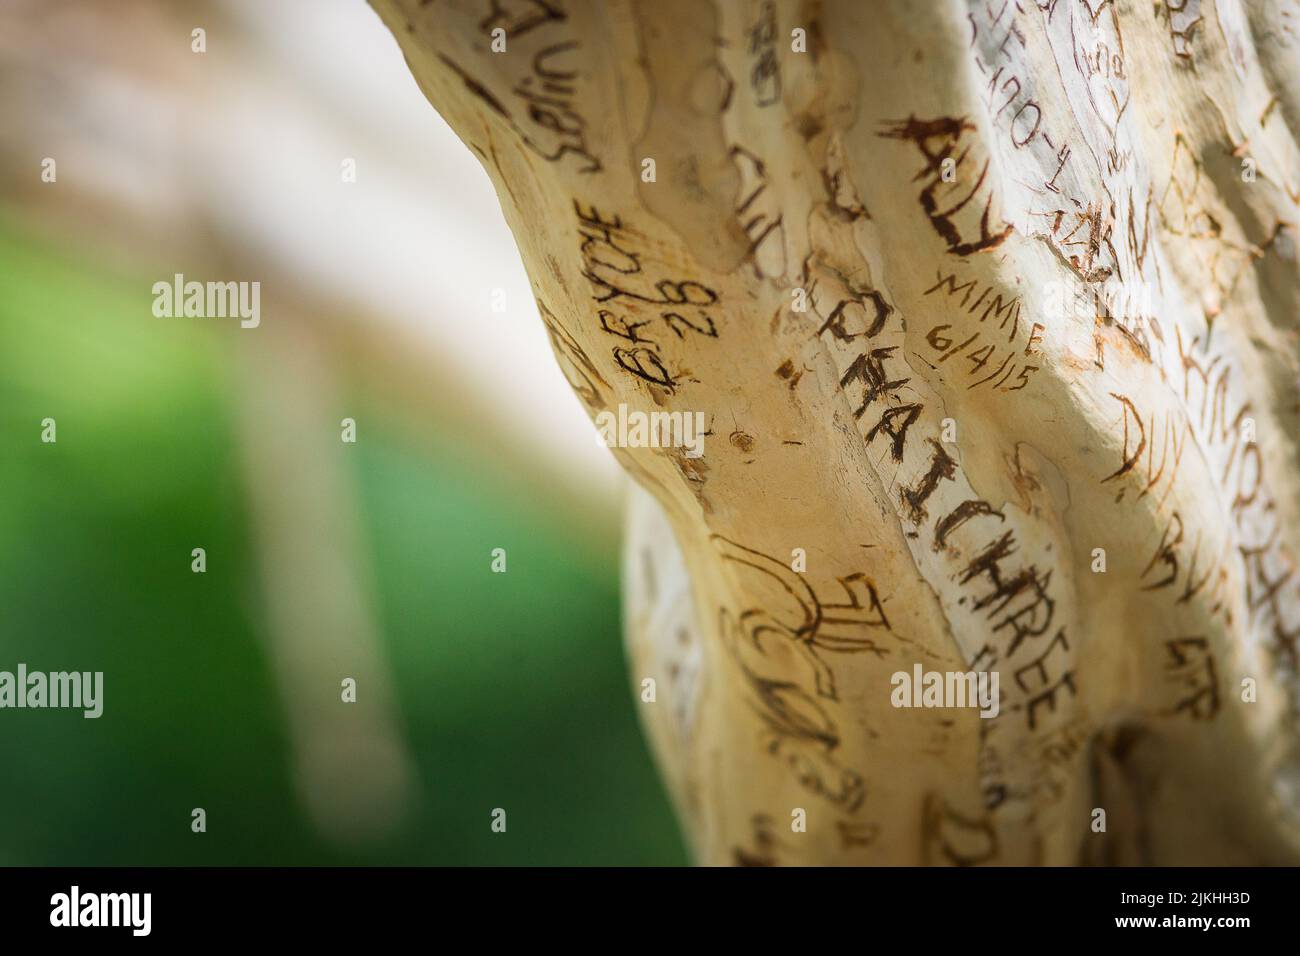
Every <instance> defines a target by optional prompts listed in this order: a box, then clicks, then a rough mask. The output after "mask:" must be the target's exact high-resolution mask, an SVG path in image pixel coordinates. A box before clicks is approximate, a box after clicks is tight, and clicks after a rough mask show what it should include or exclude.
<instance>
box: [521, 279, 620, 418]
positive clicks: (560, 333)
mask: <svg viewBox="0 0 1300 956" xmlns="http://www.w3.org/2000/svg"><path fill="white" fill-rule="evenodd" d="M537 308H538V311H540V312H541V315H542V323H543V324H544V325H545V326H546V332H547V334H548V335H549V336H550V338H551V347H552V349H553V350H554V351H555V357H556V360H557V361H558V363H559V365H560V371H561V373H563V375H564V378H565V380H566V381H568V383H569V387H570V388H572V389H573V390H574V392H576V393H577V395H578V397H579V398H580V399H582V402H583V404H584V405H586V406H587V408H588V409H590V410H591V411H593V412H595V411H599V410H601V409H603V408H605V407H606V406H607V403H606V398H605V394H604V392H605V390H607V389H608V388H609V382H607V381H605V379H604V377H603V376H602V375H601V374H600V371H599V370H598V369H597V368H596V366H595V364H594V363H593V362H592V361H591V359H590V358H589V357H588V356H587V353H586V351H584V350H583V348H582V346H581V345H580V344H579V343H578V340H577V339H575V338H574V337H573V336H571V335H570V334H569V333H568V332H566V331H565V330H564V328H563V327H562V326H561V325H560V323H559V320H558V319H557V318H556V317H555V313H554V312H552V311H551V310H550V309H549V308H547V307H546V303H545V302H543V301H542V300H541V299H538V300H537Z"/></svg>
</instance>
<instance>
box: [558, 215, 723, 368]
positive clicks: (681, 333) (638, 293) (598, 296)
mask: <svg viewBox="0 0 1300 956" xmlns="http://www.w3.org/2000/svg"><path fill="white" fill-rule="evenodd" d="M573 209H574V213H575V215H576V216H577V220H578V238H579V253H580V255H581V257H582V266H583V268H582V275H583V277H584V278H585V279H586V280H587V282H588V283H589V285H590V287H591V293H592V295H591V297H592V299H594V300H595V301H596V302H597V303H598V304H599V305H600V306H601V308H600V309H598V310H597V318H598V319H599V322H600V330H601V332H603V333H605V334H607V335H610V336H613V337H614V338H617V339H620V340H622V343H621V344H619V345H615V346H613V350H612V354H613V357H614V362H615V363H616V364H617V365H618V367H619V368H621V369H622V370H623V371H625V372H627V373H628V374H630V375H632V376H634V377H636V378H638V379H640V380H641V381H643V382H646V383H648V384H650V385H656V386H659V387H660V388H663V389H665V390H666V391H668V392H670V393H671V392H673V391H675V390H676V388H677V384H678V376H679V373H678V372H676V371H671V370H670V369H669V367H668V365H667V364H666V362H665V360H664V357H663V354H662V350H661V337H662V336H663V335H671V336H673V337H675V338H676V339H686V338H695V337H700V338H704V339H716V338H718V326H717V322H716V321H715V319H714V313H713V311H712V310H713V309H715V307H716V306H717V305H718V294H717V293H716V292H715V291H714V290H713V289H711V288H709V287H708V286H706V285H704V284H703V283H700V282H696V281H695V280H693V279H681V278H660V279H656V278H654V277H653V276H652V275H650V274H648V273H647V272H646V269H645V266H644V264H643V259H644V258H645V254H644V252H643V248H644V240H643V238H642V237H641V236H640V235H639V234H638V233H636V232H635V231H634V230H633V229H631V228H630V227H629V226H628V225H626V224H625V223H624V222H623V219H622V217H620V216H607V215H605V214H603V213H601V212H600V210H598V209H597V208H596V207H595V206H584V205H583V204H582V203H580V202H579V201H577V200H574V203H573ZM656 330H657V332H658V334H656Z"/></svg>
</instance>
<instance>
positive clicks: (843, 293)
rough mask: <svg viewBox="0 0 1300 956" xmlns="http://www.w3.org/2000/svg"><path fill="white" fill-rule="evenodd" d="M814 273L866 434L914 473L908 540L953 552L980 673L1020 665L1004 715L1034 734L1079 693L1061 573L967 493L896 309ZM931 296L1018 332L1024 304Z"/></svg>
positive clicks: (820, 306) (829, 270) (815, 307)
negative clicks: (911, 370) (917, 381)
mask: <svg viewBox="0 0 1300 956" xmlns="http://www.w3.org/2000/svg"><path fill="white" fill-rule="evenodd" d="M804 273H805V281H806V282H807V284H808V287H809V288H810V294H809V303H810V306H811V308H812V311H813V313H814V315H815V316H816V317H818V318H819V319H820V320H821V325H820V328H819V329H818V331H817V335H818V336H819V337H820V339H821V341H822V343H823V344H824V345H826V346H827V347H828V348H829V349H830V351H831V354H832V356H833V358H834V361H835V363H836V367H837V368H838V369H839V370H840V387H841V389H843V390H844V392H845V394H846V396H847V397H848V398H849V400H850V406H851V408H852V409H853V414H854V417H855V419H856V420H857V421H858V426H859V429H860V430H861V431H862V432H863V435H864V438H865V440H866V442H867V443H868V445H872V444H876V443H879V444H880V445H881V446H883V448H884V449H885V454H886V455H887V459H886V460H888V461H890V462H893V463H894V464H895V465H903V466H904V467H903V469H897V468H891V470H892V471H894V473H895V475H897V474H899V473H900V471H901V472H902V473H906V474H909V475H911V476H912V477H911V478H910V479H908V480H907V481H900V482H899V483H898V484H897V485H896V493H897V495H898V496H899V504H900V513H901V516H902V521H903V527H904V531H905V533H906V534H908V536H909V537H911V538H914V539H918V540H919V543H920V544H921V546H922V547H928V548H929V550H930V551H931V552H933V553H942V554H943V555H944V557H945V559H946V560H947V562H948V565H949V567H950V568H951V576H952V579H953V580H954V581H955V583H956V585H957V587H958V588H960V594H961V596H960V598H959V599H958V604H959V605H961V606H963V607H964V608H965V609H966V611H967V613H969V614H971V615H973V616H975V617H976V618H977V619H979V620H980V621H981V622H982V623H983V624H984V625H985V626H987V628H988V633H989V635H990V638H991V640H990V641H989V642H988V643H986V644H985V645H984V646H983V648H982V649H981V650H980V652H979V656H978V658H977V659H976V660H975V661H974V662H972V666H973V667H977V668H978V669H992V668H994V667H996V666H997V665H998V664H999V663H1001V662H1003V661H1008V662H1009V663H1011V664H1013V665H1015V666H1016V667H1017V668H1018V670H1017V671H1016V672H1015V673H1016V680H1015V682H1014V683H1013V684H1012V686H1010V687H1008V686H1007V685H1006V684H1004V686H1003V690H1004V694H1005V693H1006V692H1007V691H1008V690H1009V691H1011V693H1012V695H1013V698H1014V699H1012V698H1009V705H1007V706H1006V709H1007V710H1009V711H1017V710H1019V711H1021V712H1022V713H1023V717H1024V721H1025V727H1026V728H1027V729H1029V730H1031V731H1032V730H1036V729H1038V727H1039V726H1040V723H1041V721H1042V718H1043V715H1044V714H1046V713H1048V712H1052V711H1055V710H1056V708H1057V702H1058V701H1059V700H1063V699H1065V698H1068V697H1072V696H1073V695H1074V693H1075V686H1074V671H1073V665H1072V659H1071V654H1070V645H1069V643H1068V640H1067V638H1066V636H1065V633H1064V631H1063V630H1060V628H1059V625H1055V619H1056V616H1057V602H1056V599H1055V598H1054V597H1053V595H1052V591H1051V583H1052V569H1051V568H1050V567H1047V568H1044V567H1042V566H1041V565H1040V564H1039V563H1037V562H1034V561H1027V560H1024V559H1023V558H1022V557H1021V555H1020V554H1019V550H1020V543H1019V539H1018V537H1017V534H1016V531H1015V530H1014V528H1013V526H1012V525H1011V524H1009V523H1008V518H1007V516H1006V515H1005V514H1004V513H1003V512H1002V511H1000V510H998V509H996V508H994V507H993V506H992V505H990V504H989V503H988V502H986V501H983V500H981V499H979V498H977V497H973V496H970V495H969V493H968V491H966V490H964V489H969V485H968V484H966V482H965V479H964V476H962V474H961V468H960V465H959V464H958V462H957V460H956V457H955V455H954V454H951V453H950V452H949V450H948V449H947V447H946V446H945V445H944V443H943V442H941V441H939V440H938V439H939V433H938V430H937V429H936V428H935V424H934V422H933V419H932V418H931V419H929V420H927V419H926V418H925V416H924V412H925V406H924V403H923V401H922V400H921V398H920V396H919V395H918V393H917V392H916V391H914V390H913V389H912V388H911V387H910V382H911V376H909V375H908V374H907V371H908V366H907V365H906V363H905V362H903V360H902V357H901V355H900V354H899V352H900V349H899V346H898V345H897V344H896V343H897V342H898V341H899V340H900V339H901V336H899V335H896V334H895V332H894V331H893V330H892V329H891V324H892V325H897V323H896V322H895V323H891V321H890V320H891V317H892V316H893V308H892V306H890V305H889V303H888V302H887V301H886V300H885V298H884V296H883V295H882V294H881V293H880V292H879V291H878V290H875V289H871V288H869V287H866V286H863V285H861V284H860V283H855V282H854V281H852V280H851V279H850V278H849V277H848V276H846V275H845V274H844V273H843V272H842V271H841V270H839V269H837V268H835V267H833V266H832V265H831V264H829V263H827V262H825V261H823V260H821V259H810V260H809V261H808V262H807V263H805V267H804ZM933 291H934V292H936V293H939V292H942V291H946V292H948V294H949V295H950V296H953V297H954V298H953V301H954V302H955V303H956V304H957V305H958V307H961V305H962V304H963V302H965V301H967V300H966V299H964V298H963V296H964V295H968V296H969V298H970V299H982V300H983V301H981V307H983V305H984V303H985V302H987V303H988V307H989V311H988V315H989V324H990V326H992V323H993V322H994V321H999V320H998V319H997V318H996V317H998V316H1000V321H1001V322H1002V323H1004V324H1005V326H1006V328H1011V327H1012V326H1013V324H1014V321H1013V320H1014V316H1015V300H1011V301H1010V302H1007V301H1005V300H1003V301H1001V303H1000V304H997V303H998V300H997V299H996V298H994V299H989V298H988V297H987V296H983V297H981V296H980V294H979V291H978V290H977V289H975V288H974V287H973V286H972V287H970V288H963V287H961V286H959V285H957V284H956V283H955V281H954V282H953V283H952V284H951V285H950V286H946V285H945V283H943V282H941V283H940V284H939V286H936V287H935V288H934V290H933ZM985 291H986V292H987V291H988V290H985ZM972 293H973V294H972ZM966 307H967V309H969V308H970V306H969V305H967V306H966ZM998 334H1000V335H1001V334H1005V332H1004V331H1003V330H998ZM920 449H924V451H920ZM958 538H961V539H962V540H961V541H960V542H959V541H958Z"/></svg>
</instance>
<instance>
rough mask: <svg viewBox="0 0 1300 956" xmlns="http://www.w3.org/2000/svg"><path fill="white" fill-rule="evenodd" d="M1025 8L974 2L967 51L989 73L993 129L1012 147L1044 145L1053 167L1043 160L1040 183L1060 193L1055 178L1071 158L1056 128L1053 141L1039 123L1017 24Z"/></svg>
mask: <svg viewBox="0 0 1300 956" xmlns="http://www.w3.org/2000/svg"><path fill="white" fill-rule="evenodd" d="M1026 12H1027V11H1026V9H1025V8H1024V7H1022V6H1021V5H1020V4H1019V3H1016V2H1012V0H1002V2H1001V3H997V2H994V3H984V4H975V5H973V6H972V12H971V13H970V14H968V15H967V21H968V22H969V23H970V28H971V38H970V48H971V51H972V53H971V56H972V59H973V62H974V64H975V67H976V69H978V70H979V71H980V73H981V74H983V75H984V76H986V77H987V78H988V102H987V103H986V107H987V109H988V116H989V121H990V123H991V124H992V125H993V127H994V129H995V130H998V131H1001V130H1005V135H1006V137H1007V140H1008V141H1009V142H1010V143H1011V146H1012V147H1013V148H1014V149H1017V150H1020V149H1026V148H1029V149H1040V148H1041V149H1044V150H1046V151H1047V152H1048V155H1049V156H1051V157H1052V158H1053V159H1054V160H1055V166H1054V167H1053V166H1051V164H1050V163H1045V164H1043V165H1044V167H1045V168H1052V169H1053V173H1052V175H1051V177H1050V178H1048V179H1045V180H1044V181H1043V183H1042V185H1043V187H1044V188H1045V189H1047V190H1048V191H1050V192H1060V189H1059V188H1058V186H1057V184H1056V183H1057V179H1058V178H1059V177H1060V175H1061V171H1062V170H1063V169H1064V168H1065V165H1066V163H1068V162H1069V160H1070V154H1071V150H1070V146H1069V145H1068V144H1067V143H1066V142H1065V138H1064V137H1063V136H1062V135H1060V134H1059V133H1058V134H1057V136H1056V137H1055V140H1053V137H1052V135H1051V133H1050V132H1049V131H1048V129H1046V128H1045V125H1044V122H1043V107H1042V104H1041V103H1039V102H1038V101H1037V100H1036V99H1035V98H1034V96H1033V93H1032V83H1031V82H1030V78H1031V75H1032V74H1031V73H1030V72H1029V71H1028V70H1027V68H1026V66H1025V62H1026V49H1027V44H1026V40H1025V32H1024V28H1023V27H1022V26H1021V23H1020V17H1021V16H1024V15H1025V14H1026ZM1058 143H1059V146H1058ZM1040 144H1041V145H1040Z"/></svg>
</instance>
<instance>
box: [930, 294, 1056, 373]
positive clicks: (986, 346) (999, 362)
mask: <svg viewBox="0 0 1300 956" xmlns="http://www.w3.org/2000/svg"><path fill="white" fill-rule="evenodd" d="M936 276H937V281H936V282H935V284H934V285H932V286H931V287H930V288H928V289H926V290H925V292H924V295H927V296H929V295H946V297H947V300H948V304H949V305H950V306H952V307H954V308H955V309H956V310H958V312H960V313H965V314H966V315H969V316H975V315H978V316H979V320H978V321H979V324H980V326H981V328H978V329H975V330H974V331H973V333H972V334H970V335H966V334H965V330H963V331H958V330H957V329H956V327H955V326H954V325H953V324H951V323H941V324H939V325H936V326H934V327H933V328H931V329H930V331H929V332H928V333H926V337H925V340H926V342H927V343H928V344H929V346H930V347H931V348H932V349H933V350H934V354H933V355H932V359H933V364H934V366H936V367H937V366H939V365H943V364H944V363H945V362H947V361H948V360H949V359H953V358H954V357H957V356H960V357H961V358H960V360H959V361H958V362H957V363H956V364H961V363H962V361H964V362H968V363H969V367H968V368H964V371H965V372H966V376H967V377H968V378H970V379H972V380H973V381H970V382H968V383H967V385H966V388H967V389H968V390H969V389H974V388H979V387H980V386H981V385H986V384H987V385H988V386H989V387H990V388H991V389H993V390H994V391H1001V392H1016V391H1019V390H1020V389H1022V388H1024V387H1025V386H1026V385H1028V384H1029V379H1030V376H1031V375H1032V374H1033V373H1034V372H1037V371H1038V369H1039V365H1038V364H1036V363H1037V362H1038V359H1036V358H1033V356H1036V355H1037V354H1039V353H1038V350H1037V349H1036V348H1035V346H1036V345H1037V344H1038V343H1039V342H1041V341H1042V332H1043V329H1044V326H1043V325H1042V324H1041V323H1038V322H1035V323H1033V325H1032V326H1030V327H1028V328H1025V327H1024V326H1022V324H1021V321H1020V297H1019V296H1011V297H1010V298H1009V299H1004V297H1003V293H1002V291H1001V290H999V289H997V288H996V287H994V286H992V285H987V284H984V285H982V284H981V283H980V282H979V281H978V280H975V279H969V280H967V281H966V282H962V283H958V281H957V276H956V275H955V274H953V273H948V274H947V275H944V273H943V271H942V270H939V271H938V272H937V273H936ZM977 293H978V294H977ZM990 320H991V321H990ZM1004 336H1005V343H1003V341H1002V339H1003V337H1004ZM1017 338H1020V339H1022V340H1023V342H1017V341H1016V340H1017ZM990 340H992V341H990ZM1008 346H1010V347H1008ZM1026 356H1030V358H1029V359H1026Z"/></svg>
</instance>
